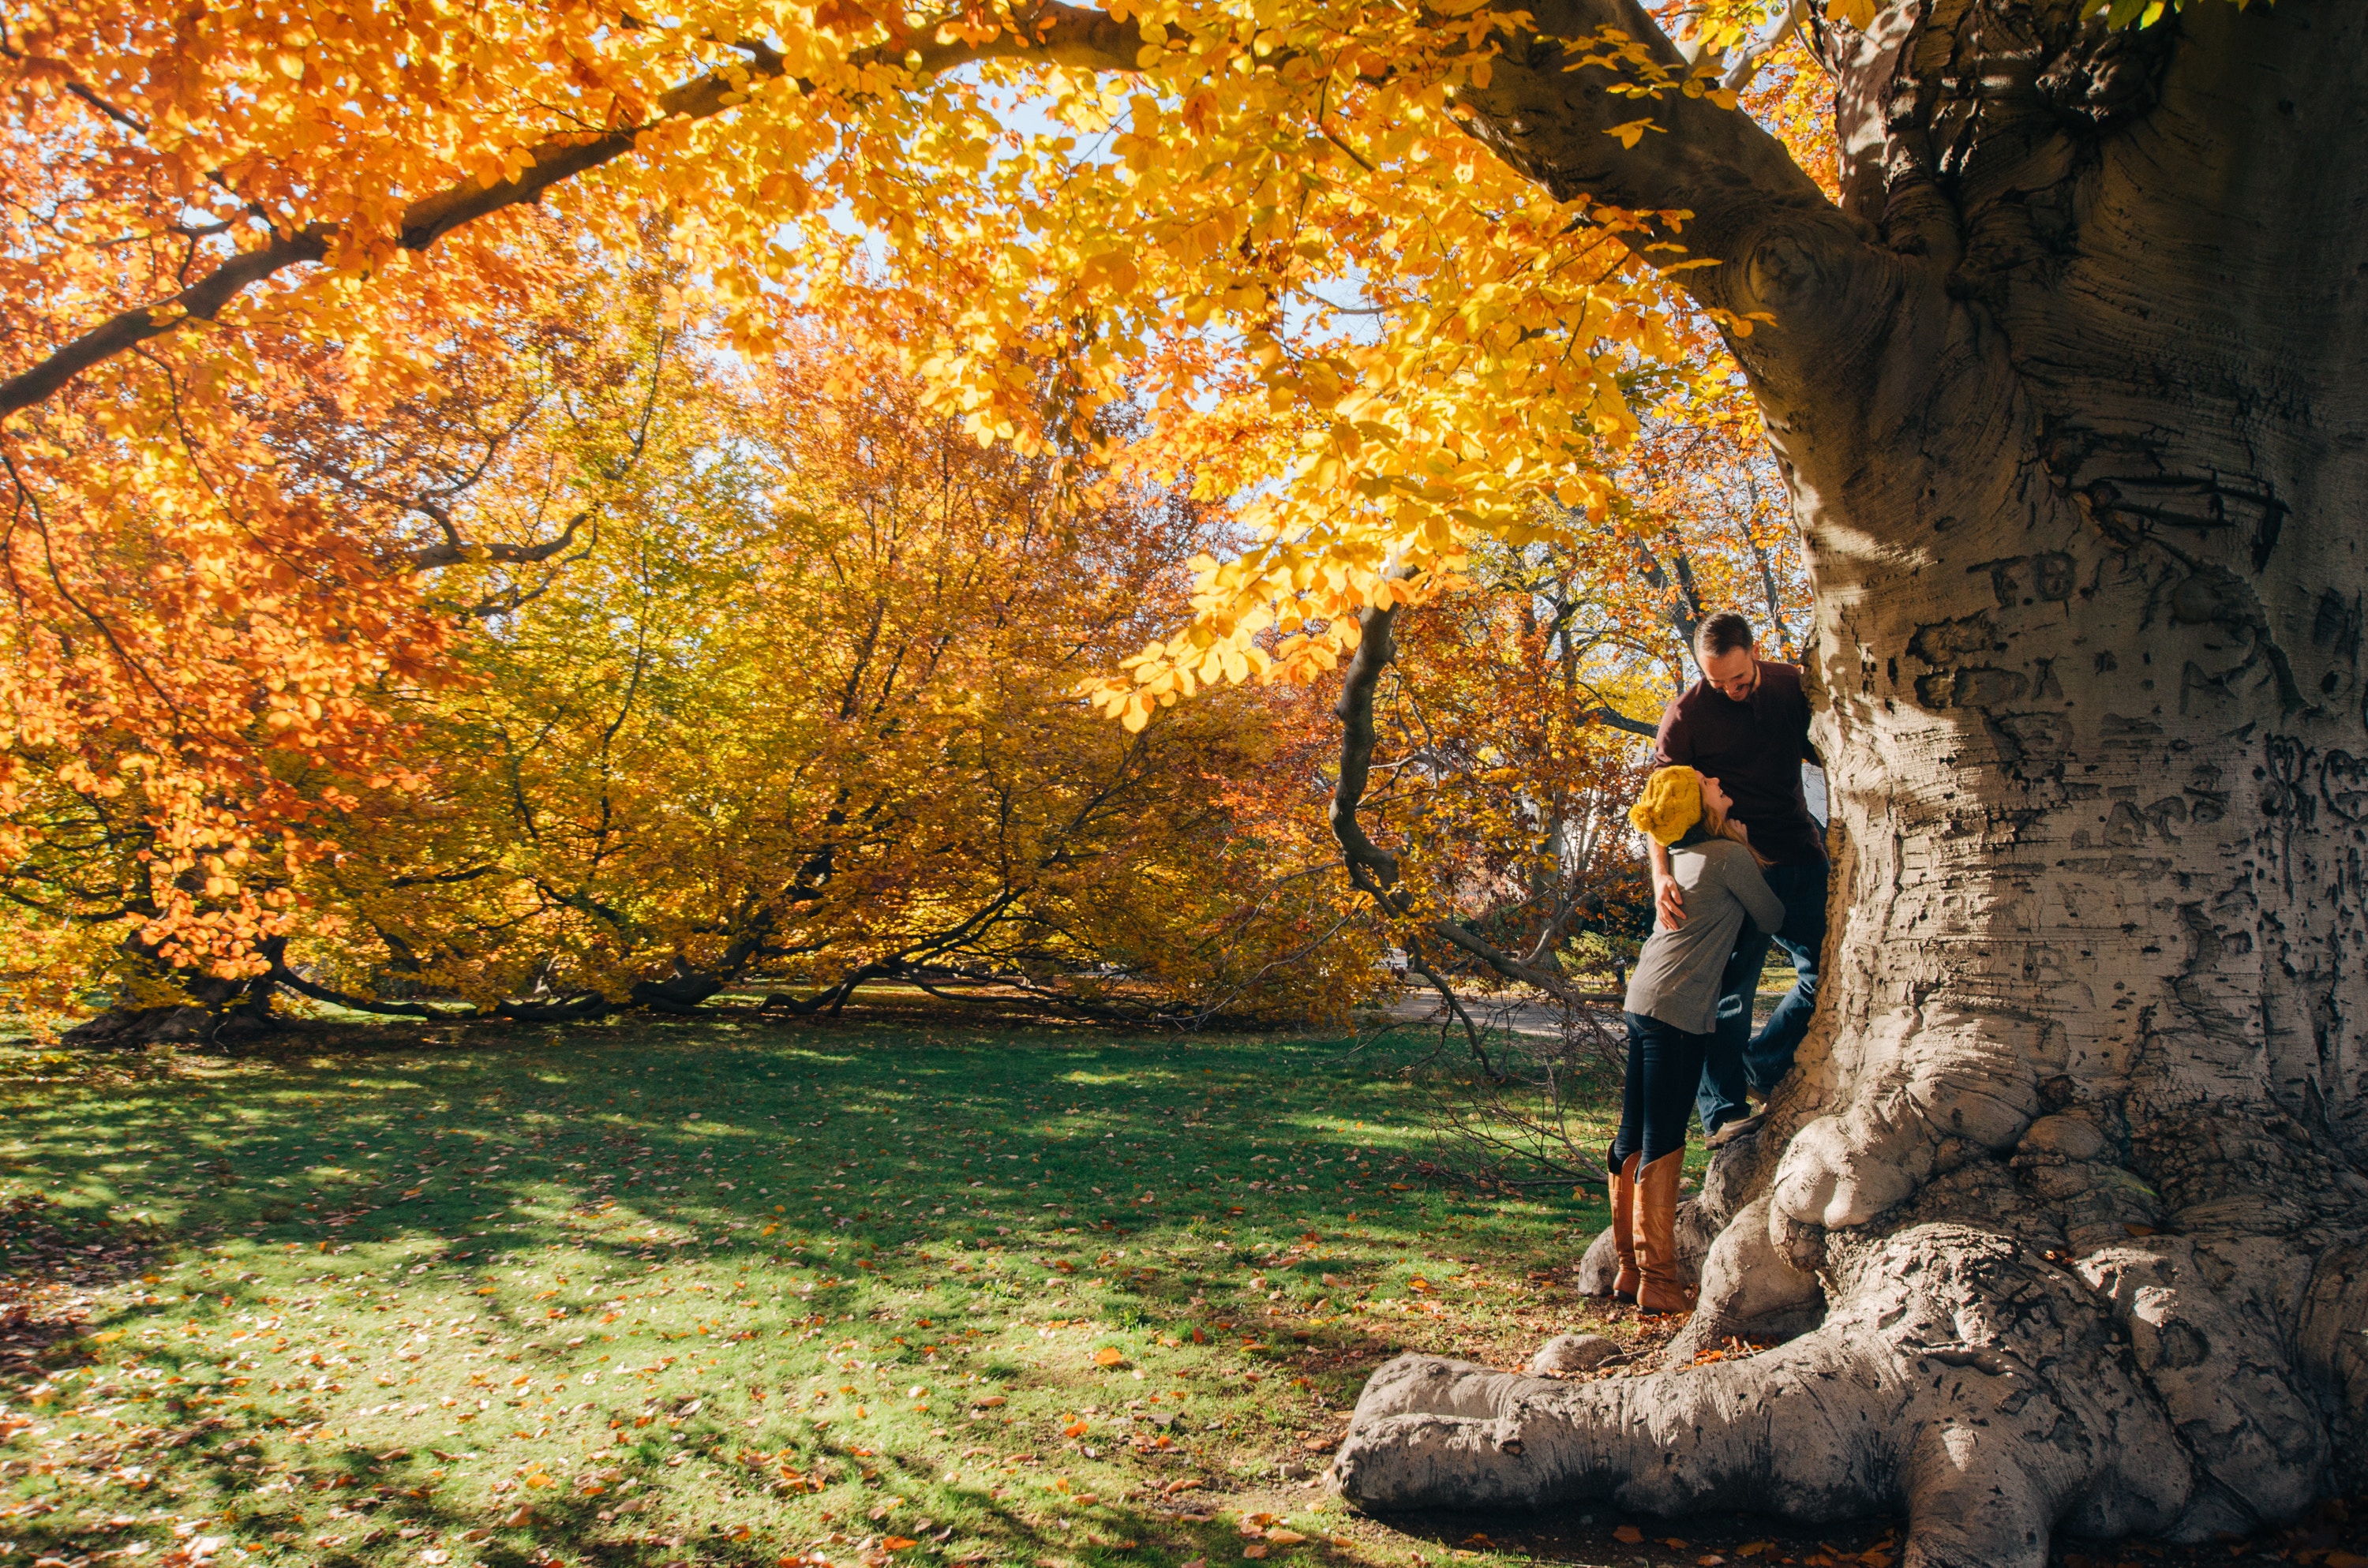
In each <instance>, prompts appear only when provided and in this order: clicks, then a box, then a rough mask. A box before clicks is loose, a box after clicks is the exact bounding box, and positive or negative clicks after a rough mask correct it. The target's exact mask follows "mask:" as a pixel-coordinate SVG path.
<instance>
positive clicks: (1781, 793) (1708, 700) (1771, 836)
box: [1653, 659, 1826, 866]
mask: <svg viewBox="0 0 2368 1568" xmlns="http://www.w3.org/2000/svg"><path fill="white" fill-rule="evenodd" d="M1817 760H1818V757H1817V753H1816V747H1814V746H1812V745H1811V744H1809V699H1808V694H1807V693H1805V692H1804V691H1803V690H1802V689H1801V672H1800V671H1799V670H1797V669H1795V668H1794V667H1793V665H1778V664H1770V662H1769V661H1768V660H1766V659H1762V660H1760V661H1759V688H1758V689H1757V690H1755V691H1754V692H1752V694H1751V696H1750V698H1749V699H1748V700H1747V701H1743V702H1737V701H1736V700H1735V699H1733V698H1731V697H1728V696H1726V695H1725V693H1724V692H1721V691H1720V690H1719V689H1718V688H1717V687H1714V686H1713V685H1711V684H1710V682H1708V681H1706V680H1698V681H1696V682H1694V683H1693V685H1691V686H1690V687H1686V689H1685V690H1684V691H1683V692H1682V693H1680V694H1679V697H1678V699H1677V700H1676V701H1674V702H1672V703H1670V704H1669V706H1668V710H1666V711H1665V712H1663V713H1662V715H1661V731H1660V733H1659V734H1657V735H1656V736H1655V737H1654V738H1653V765H1654V766H1655V767H1671V766H1682V767H1691V768H1693V769H1694V770H1695V771H1697V772H1699V773H1702V774H1704V775H1706V776H1707V777H1709V778H1715V779H1717V780H1718V781H1719V783H1720V785H1721V786H1722V787H1723V788H1725V790H1726V792H1727V795H1728V797H1729V798H1730V799H1732V800H1733V801H1735V811H1734V813H1733V814H1734V816H1735V818H1736V821H1738V822H1740V823H1742V824H1743V825H1744V826H1745V827H1747V828H1748V829H1750V830H1751V845H1752V847H1753V848H1755V849H1757V850H1759V853H1761V854H1762V855H1765V856H1767V857H1768V858H1769V860H1770V863H1772V864H1774V865H1778V866H1809V865H1816V864H1818V863H1820V862H1822V861H1823V860H1824V859H1825V858H1826V836H1825V835H1824V834H1823V833H1821V832H1819V831H1818V828H1817V824H1816V819H1815V818H1814V817H1812V816H1810V815H1809V801H1808V798H1807V797H1806V796H1805V795H1804V793H1803V792H1802V790H1801V764H1803V763H1804V762H1816V761H1817Z"/></svg>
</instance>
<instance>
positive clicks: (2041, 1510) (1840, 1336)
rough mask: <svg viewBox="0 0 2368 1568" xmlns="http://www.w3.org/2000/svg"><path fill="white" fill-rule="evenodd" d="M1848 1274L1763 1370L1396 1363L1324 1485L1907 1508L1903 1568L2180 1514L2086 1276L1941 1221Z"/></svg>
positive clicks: (2011, 1559) (1788, 1511) (1396, 1499)
mask: <svg viewBox="0 0 2368 1568" xmlns="http://www.w3.org/2000/svg"><path fill="white" fill-rule="evenodd" d="M1837 1267H1838V1268H1839V1270H1841V1271H1842V1273H1843V1274H1844V1275H1846V1278H1843V1279H1842V1281H1841V1283H1842V1286H1843V1288H1842V1290H1840V1291H1839V1296H1838V1301H1837V1304H1836V1306H1835V1308H1834V1310H1833V1311H1832V1312H1829V1313H1828V1315H1827V1319H1826V1323H1825V1325H1824V1326H1823V1327H1822V1328H1820V1329H1819V1330H1817V1331H1816V1333H1814V1334H1811V1335H1806V1336H1804V1337H1803V1338H1801V1339H1797V1340H1794V1341H1793V1342H1792V1343H1790V1344H1788V1345H1785V1346H1782V1347H1781V1348H1779V1349H1776V1350H1773V1351H1770V1352H1768V1353H1766V1354H1764V1355H1761V1356H1757V1357H1753V1358H1749V1359H1748V1360H1743V1361H1727V1362H1718V1363H1713V1364H1711V1365H1707V1366H1702V1367H1694V1368H1682V1369H1673V1370H1668V1371H1664V1372H1660V1373H1657V1374H1655V1375H1653V1376H1650V1377H1643V1378H1611V1379H1606V1380H1603V1381H1596V1382H1588V1383H1564V1382H1557V1381H1553V1380H1550V1379H1543V1378H1530V1377H1523V1376H1520V1375H1518V1374H1511V1373H1500V1372H1492V1371H1489V1370H1487V1369H1484V1368H1480V1367H1474V1366H1471V1365H1469V1364H1467V1363H1463V1362H1456V1361H1447V1360H1441V1359H1438V1358H1425V1357H1415V1356H1408V1357H1402V1358H1399V1359H1398V1360H1396V1361H1394V1362H1392V1363H1391V1364H1390V1365H1389V1366H1388V1367H1386V1368H1384V1369H1382V1371H1380V1372H1379V1373H1377V1374H1376V1375H1375V1376H1374V1378H1373V1380H1372V1382H1371V1383H1369V1384H1368V1385H1367V1387H1366V1390H1365V1393H1364V1396H1363V1398H1362V1399H1361V1400H1360V1401H1359V1403H1358V1406H1357V1412H1356V1415H1355V1418H1354V1420H1353V1421H1352V1423H1351V1425H1350V1427H1349V1437H1348V1441H1347V1443H1346V1445H1345V1446H1344V1447H1343V1448H1342V1449H1341V1450H1340V1453H1339V1456H1338V1459H1337V1460H1335V1461H1334V1465H1333V1470H1332V1476H1331V1480H1332V1484H1333V1486H1334V1487H1335V1488H1336V1489H1337V1490H1338V1492H1339V1493H1340V1494H1342V1495H1343V1496H1345V1497H1346V1498H1348V1499H1349V1501H1351V1502H1353V1503H1356V1504H1358V1505H1359V1506H1363V1507H1367V1508H1372V1509H1380V1510H1386V1509H1401V1508H1421V1507H1492V1506H1493V1507H1507V1506H1519V1507H1534V1506H1550V1505H1554V1504H1560V1503H1568V1502H1578V1501H1583V1500H1588V1499H1596V1498H1607V1499H1610V1500H1611V1501H1613V1502H1615V1503H1617V1504H1619V1505H1620V1506H1623V1507H1628V1508H1634V1509H1638V1510H1641V1511H1645V1512H1649V1513H1658V1514H1678V1513H1685V1512H1690V1511H1694V1510H1699V1509H1737V1510H1746V1511H1750V1512H1757V1513H1768V1514H1774V1515H1778V1516H1782V1517H1789V1518H1793V1519H1798V1520H1801V1521H1804V1522H1818V1521H1824V1520H1830V1519H1837V1518H1843V1517H1855V1516H1862V1515H1866V1514H1870V1513H1880V1512H1888V1511H1895V1510H1898V1509H1902V1508H1904V1509H1905V1510H1906V1511H1907V1515H1908V1517H1909V1522H1910V1529H1909V1537H1908V1544H1907V1562H1909V1563H1911V1564H1926V1565H1932V1568H1939V1565H1942V1564H1947V1565H1951V1568H1957V1565H1963V1568H1975V1565H1977V1564H1978V1565H1980V1568H2003V1565H2007V1564H2016V1563H2028V1564H2032V1565H2034V1568H2036V1565H2037V1564H2041V1563H2044V1562H2045V1560H2046V1555H2047V1544H2048V1540H2049V1536H2050V1533H2051V1530H2052V1529H2053V1528H2066V1529H2070V1530H2072V1531H2075V1532H2076V1533H2079V1534H2084V1535H2107V1536H2110V1535H2120V1534H2124V1533H2129V1532H2133V1531H2157V1530H2162V1529H2165V1528H2169V1527H2170V1526H2171V1525H2173V1524H2174V1523H2175V1522H2177V1521H2178V1520H2179V1519H2180V1517H2181V1516H2182V1515H2183V1514H2184V1513H2185V1512H2186V1510H2187V1507H2188V1505H2189V1500H2190V1496H2191V1494H2192V1491H2193V1489H2194V1486H2195V1482H2194V1479H2193V1475H2192V1466H2191V1464H2190V1462H2189V1458H2188V1455H2187V1452H2186V1450H2185V1449H2184V1448H2183V1447H2182V1445H2181V1443H2180V1437H2179V1435H2178V1433H2177V1432H2176V1431H2175V1429H2174V1427H2173V1426H2172V1423H2171V1421H2170V1419H2169V1415H2167V1413H2166V1412H2165V1410H2164V1408H2163V1406H2162V1404H2161V1403H2160V1402H2159V1401H2157V1399H2156V1398H2155V1397H2154V1394H2153V1392H2151V1390H2150V1389H2149V1388H2148V1386H2147V1385H2146V1382H2145V1381H2144V1380H2143V1378H2142V1376H2141V1374H2140V1373H2139V1370H2138V1369H2137V1368H2136V1367H2135V1365H2134V1364H2133V1363H2132V1361H2131V1358H2130V1357H2129V1356H2128V1354H2127V1353H2126V1351H2125V1349H2124V1347H2123V1346H2122V1345H2121V1343H2120V1342H2119V1335H2117V1334H2116V1332H2115V1330H2114V1328H2113V1326H2112V1322H2111V1320H2110V1319H2109V1318H2108V1317H2106V1316H2105V1315H2104V1314H2102V1313H2100V1312H2098V1310H2097V1303H2096V1301H2095V1300H2094V1298H2093V1297H2091V1296H2090V1295H2089V1290H2088V1289H2087V1288H2086V1286H2085V1284H2084V1282H2083V1281H2081V1280H2080V1279H2078V1278H2075V1277H2074V1276H2073V1275H2071V1274H2069V1273H2067V1272H2066V1271H2065V1270H2064V1269H2061V1268H2057V1267H2054V1266H2053V1265H2051V1264H2049V1263H2047V1262H2046V1261H2045V1260H2044V1259H2042V1258H2040V1257H2037V1256H2033V1255H2032V1254H2031V1253H2030V1252H2028V1251H2027V1250H2025V1249H2024V1248H2022V1247H2021V1245H2020V1244H2017V1243H2016V1242H2014V1241H2013V1240H2011V1239H2009V1238H2007V1237H2003V1236H2000V1235H1997V1234H1994V1233H1985V1232H1979V1231H1974V1230H1969V1229H1967V1228H1965V1227H1962V1226H1958V1225H1953V1224H1946V1223H1930V1224H1922V1225H1917V1226H1914V1227H1912V1228H1910V1229H1907V1230H1905V1231H1902V1232H1900V1233H1896V1234H1895V1235H1893V1236H1891V1237H1889V1238H1887V1239H1885V1240H1883V1241H1881V1242H1879V1243H1875V1244H1873V1245H1871V1246H1869V1247H1867V1248H1865V1249H1863V1250H1862V1251H1861V1253H1860V1254H1859V1255H1858V1256H1856V1257H1855V1258H1853V1259H1850V1260H1837Z"/></svg>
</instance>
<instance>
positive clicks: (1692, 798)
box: [1628, 767, 1702, 845]
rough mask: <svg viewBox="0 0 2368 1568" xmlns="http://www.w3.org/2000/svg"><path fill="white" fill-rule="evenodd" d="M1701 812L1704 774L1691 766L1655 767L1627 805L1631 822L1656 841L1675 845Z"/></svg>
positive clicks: (1697, 819) (1700, 818) (1697, 820)
mask: <svg viewBox="0 0 2368 1568" xmlns="http://www.w3.org/2000/svg"><path fill="white" fill-rule="evenodd" d="M1700 821H1702V775H1701V774H1699V773H1696V772H1695V771H1694V770H1693V769H1692V768H1691V767H1656V768H1655V769H1654V770H1653V777H1651V778H1647V779H1645V792H1644V793H1643V794H1641V795H1639V796H1637V797H1636V803H1635V804H1634V805H1633V806H1631V807H1629V808H1628V824H1629V825H1630V826H1631V827H1634V829H1635V830H1636V831H1637V832H1639V833H1641V834H1643V835H1645V837H1647V838H1649V839H1651V840H1652V841H1653V842H1654V843H1656V844H1664V845H1667V844H1675V843H1676V842H1677V841H1678V840H1679V839H1680V838H1683V837H1684V836H1685V835H1686V830H1687V829H1689V828H1691V827H1692V826H1693V825H1694V824H1696V823H1698V822H1700Z"/></svg>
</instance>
